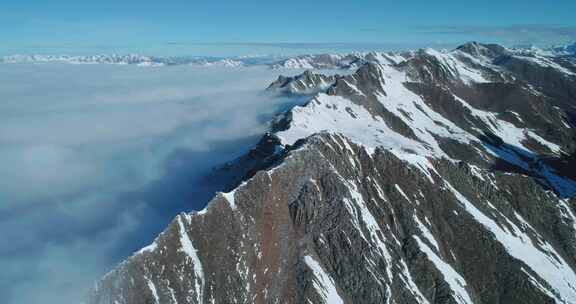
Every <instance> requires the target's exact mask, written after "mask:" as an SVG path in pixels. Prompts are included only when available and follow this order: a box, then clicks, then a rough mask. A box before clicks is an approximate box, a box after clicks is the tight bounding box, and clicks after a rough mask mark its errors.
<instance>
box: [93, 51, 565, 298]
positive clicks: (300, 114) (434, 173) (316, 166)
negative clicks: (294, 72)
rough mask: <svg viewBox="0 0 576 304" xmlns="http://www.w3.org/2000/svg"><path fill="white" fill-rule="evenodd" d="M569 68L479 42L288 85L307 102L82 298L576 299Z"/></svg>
mask: <svg viewBox="0 0 576 304" xmlns="http://www.w3.org/2000/svg"><path fill="white" fill-rule="evenodd" d="M403 58H404V57H403ZM379 60H380V59H379ZM574 71H576V67H575V66H573V65H571V63H570V62H565V61H563V59H562V58H560V59H548V58H545V59H543V58H542V57H540V56H539V55H530V56H527V55H526V54H523V53H522V54H518V53H514V52H510V51H509V50H507V49H505V48H500V47H497V46H494V45H482V44H478V43H470V44H466V45H463V46H461V47H459V48H456V49H455V50H453V51H451V52H437V51H434V50H431V49H426V50H421V51H418V52H414V53H413V54H411V56H409V57H407V58H404V60H402V61H394V62H393V61H390V60H388V59H387V58H384V59H383V60H382V61H378V62H375V61H367V62H364V63H362V64H361V65H360V66H359V68H358V69H357V70H356V71H355V72H354V73H352V74H349V75H342V76H340V75H333V76H320V75H321V74H313V73H311V72H305V73H304V74H302V75H300V76H296V77H288V78H287V77H280V78H279V79H278V80H277V81H275V82H274V83H272V84H271V85H270V86H269V88H268V89H269V90H271V91H277V92H278V93H280V94H286V93H289V94H303V95H308V94H311V93H312V94H313V96H312V97H311V99H310V101H309V102H308V103H306V104H305V105H303V106H297V107H294V108H292V109H291V110H289V111H288V112H286V113H284V114H282V115H280V116H279V117H278V118H277V119H276V120H275V121H274V122H273V125H272V126H271V131H272V133H269V134H267V135H266V136H265V137H264V138H263V140H262V141H261V142H260V143H259V145H258V146H257V147H256V148H255V150H253V151H252V152H251V153H250V154H249V155H247V156H246V157H244V158H241V159H239V160H237V163H238V164H250V165H248V167H251V168H249V169H245V170H244V171H243V172H244V173H243V174H242V178H239V179H238V181H237V186H236V187H231V188H233V190H231V191H230V192H227V193H220V194H218V195H217V196H216V197H215V198H214V199H213V200H212V201H211V202H210V203H209V204H208V206H207V207H206V209H204V210H203V211H199V212H192V213H182V214H180V215H178V216H177V217H176V218H175V219H174V221H173V222H172V223H171V224H170V225H169V226H168V228H167V229H166V230H165V231H164V232H163V233H161V234H160V236H159V237H158V238H157V239H156V240H155V241H154V243H152V245H151V246H149V247H146V248H144V249H143V250H141V251H140V252H138V253H136V254H135V255H133V256H132V257H130V258H129V259H128V260H126V261H125V262H123V263H122V264H121V265H119V266H118V268H116V269H115V270H113V271H112V272H110V273H109V274H108V275H107V276H105V277H104V278H103V279H102V280H101V281H100V282H99V283H98V285H97V287H96V288H95V290H94V291H93V292H92V294H91V296H90V298H89V301H88V303H98V304H104V303H230V302H236V303H275V302H278V301H280V302H282V303H284V302H286V303H301V302H308V303H381V302H382V301H384V300H385V301H386V302H390V303H527V302H530V303H553V302H555V303H572V302H575V301H576V284H575V283H574V282H576V272H575V269H576V258H575V257H576V216H575V215H574V214H576V201H575V200H574V199H573V197H574V196H575V195H576V182H575V181H574V180H573V179H571V178H570V177H569V176H567V175H565V174H562V172H561V171H562V170H559V168H560V167H566V166H567V167H569V168H574V167H573V164H572V163H570V162H567V163H562V165H561V166H558V163H557V162H559V161H561V160H566V159H569V158H570V155H574V150H575V147H574V143H575V141H574V138H575V137H574V130H573V128H572V126H574V124H575V120H574V117H575V116H574V111H575V108H574V104H573V101H574V100H575V99H574V97H575V96H576V94H574V92H576V91H574V89H575V88H576V77H575V76H574V74H573V73H574ZM329 77H331V78H329ZM327 79H329V80H330V81H327ZM328 83H329V85H327V84H328ZM551 83H552V84H553V85H551ZM256 151H258V152H256ZM566 171H569V170H566ZM224 223H225V225H223V224H224Z"/></svg>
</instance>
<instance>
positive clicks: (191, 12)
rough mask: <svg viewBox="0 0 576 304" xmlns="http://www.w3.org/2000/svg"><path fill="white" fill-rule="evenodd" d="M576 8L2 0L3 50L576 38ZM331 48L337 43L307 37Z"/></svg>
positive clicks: (199, 49)
mask: <svg viewBox="0 0 576 304" xmlns="http://www.w3.org/2000/svg"><path fill="white" fill-rule="evenodd" d="M575 11H576V2H575V1H568V0H560V1H530V0H529V1H526V0H524V1H519V0H507V1H489V0H487V1H473V2H472V1H454V0H446V1H382V0H380V1H377V0H374V1H372V0H364V1H339V0H332V1H309V0H307V1H304V0H292V1H221V0H213V1H193V0H187V1H180V0H176V1H164V2H163V1H135V0H125V1H114V0H99V1H73V0H61V1H40V0H36V1H32V0H19V1H15V0H4V1H3V3H2V6H1V9H0V37H1V38H2V46H1V47H0V53H4V54H6V53H14V52H33V53H34V52H35V53H38V52H40V53H50V52H62V51H69V52H86V53H89V52H94V51H100V52H106V51H107V50H114V51H140V52H144V53H152V54H156V55H162V54H169V53H172V54H175V53H192V54H189V55H221V54H220V53H231V54H232V53H235V52H238V53H247V52H250V51H252V52H258V51H268V52H269V51H270V50H269V49H273V48H279V47H280V48H284V49H294V47H293V46H290V47H287V46H286V45H281V44H280V45H276V44H278V43H287V42H289V43H304V44H307V43H320V44H322V43H335V42H337V43H346V44H348V46H349V47H352V48H362V47H364V48H381V47H390V46H392V47H398V46H404V45H405V46H412V45H416V46H420V45H435V44H455V43H460V42H462V41H466V40H483V41H494V42H501V43H506V44H514V43H540V44H550V43H563V42H567V41H569V40H573V39H574V37H575V36H576V21H575V20H576V18H574V16H573V12H575ZM206 43H207V44H206ZM211 43H216V44H211ZM220 43H235V44H224V45H219V44H220ZM253 43H269V44H273V45H268V46H262V45H254V44H253ZM325 47H328V48H334V46H333V45H332V46H330V45H326V46H323V45H317V44H316V45H309V46H307V45H304V46H303V48H325ZM340 47H341V46H340Z"/></svg>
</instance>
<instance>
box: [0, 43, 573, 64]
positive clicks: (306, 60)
mask: <svg viewBox="0 0 576 304" xmlns="http://www.w3.org/2000/svg"><path fill="white" fill-rule="evenodd" d="M510 51H512V52H515V53H517V54H525V55H527V56H529V55H538V56H573V55H576V43H574V44H572V45H565V46H556V47H551V48H546V49H541V48H536V47H533V46H524V47H516V48H512V49H510ZM410 56H412V54H411V52H410V51H406V52H369V53H360V52H357V53H350V54H344V55H342V54H318V55H302V56H293V57H286V58H278V57H271V56H252V57H154V56H143V55H137V54H129V55H115V54H111V55H89V56H71V55H11V56H4V57H1V58H0V63H48V62H59V63H70V64H124V65H126V64H131V65H138V66H168V65H195V66H226V67H239V66H250V65H268V66H270V67H272V68H276V69H281V68H283V69H335V68H340V69H354V68H357V67H359V66H360V65H362V64H364V63H366V62H381V61H387V62H389V63H399V62H401V61H404V60H405V58H407V57H410Z"/></svg>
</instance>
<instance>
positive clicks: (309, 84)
mask: <svg viewBox="0 0 576 304" xmlns="http://www.w3.org/2000/svg"><path fill="white" fill-rule="evenodd" d="M337 77H338V76H334V75H330V76H326V75H323V74H317V73H314V72H312V71H311V70H306V71H305V72H304V73H302V74H300V75H298V76H295V77H284V76H278V79H276V81H274V82H273V83H271V84H270V85H269V86H268V88H267V90H269V91H276V92H279V93H285V94H295V95H312V94H316V93H319V92H322V91H324V90H326V89H327V88H329V87H330V86H332V84H334V81H335V80H336V78H337Z"/></svg>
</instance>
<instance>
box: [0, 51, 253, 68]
mask: <svg viewBox="0 0 576 304" xmlns="http://www.w3.org/2000/svg"><path fill="white" fill-rule="evenodd" d="M48 62H58V63H69V64H123V65H126V64H131V65H139V66H165V65H185V64H189V65H195V66H227V67H239V66H242V65H244V63H243V62H242V61H241V60H236V59H234V58H213V57H200V58H197V57H152V56H143V55H136V54H129V55H115V54H112V55H91V56H70V55H11V56H4V57H2V58H0V63H48Z"/></svg>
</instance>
